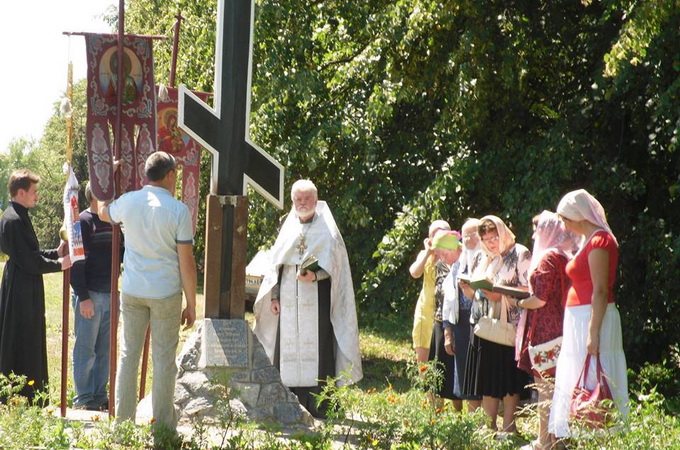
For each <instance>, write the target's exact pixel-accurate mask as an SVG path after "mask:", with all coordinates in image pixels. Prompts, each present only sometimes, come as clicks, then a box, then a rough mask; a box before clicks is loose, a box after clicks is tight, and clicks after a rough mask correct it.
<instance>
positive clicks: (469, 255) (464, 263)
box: [458, 218, 482, 273]
mask: <svg viewBox="0 0 680 450" xmlns="http://www.w3.org/2000/svg"><path fill="white" fill-rule="evenodd" d="M478 225H479V220H477V219H474V218H472V219H468V220H467V221H466V222H465V223H464V224H463V227H462V228H461V229H460V231H461V233H463V232H464V231H465V230H466V229H469V228H473V229H474V232H475V233H477V226H478ZM463 239H465V236H464V235H463ZM481 248H482V241H481V240H479V237H478V238H477V245H476V246H475V248H473V249H472V250H470V249H469V248H467V245H465V244H463V253H462V254H461V255H460V258H458V261H460V266H459V269H458V273H463V272H465V271H466V270H468V271H469V268H470V267H472V259H473V257H474V256H475V253H477V250H480V249H481Z"/></svg>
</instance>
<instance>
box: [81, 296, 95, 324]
mask: <svg viewBox="0 0 680 450" xmlns="http://www.w3.org/2000/svg"><path fill="white" fill-rule="evenodd" d="M78 308H79V309H80V315H81V316H83V317H84V318H86V319H91V318H92V316H94V302H93V301H92V299H89V298H88V299H87V300H83V301H81V302H80V303H79V304H78Z"/></svg>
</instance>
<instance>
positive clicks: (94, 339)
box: [73, 291, 111, 408]
mask: <svg viewBox="0 0 680 450" xmlns="http://www.w3.org/2000/svg"><path fill="white" fill-rule="evenodd" d="M90 298H91V300H92V302H93V303H94V316H92V317H91V318H90V319H86V318H85V317H83V316H82V315H81V314H80V308H79V304H78V298H77V296H76V295H75V294H74V295H73V315H74V317H75V320H74V322H75V325H74V326H75V334H76V340H75V344H74V345H73V382H74V384H75V389H76V395H75V397H73V405H74V406H83V407H93V408H96V407H98V406H101V405H104V404H105V403H106V401H107V400H108V394H107V393H106V384H107V383H108V381H109V346H110V344H109V332H110V328H111V314H110V311H111V304H110V301H111V294H110V293H109V292H92V291H90Z"/></svg>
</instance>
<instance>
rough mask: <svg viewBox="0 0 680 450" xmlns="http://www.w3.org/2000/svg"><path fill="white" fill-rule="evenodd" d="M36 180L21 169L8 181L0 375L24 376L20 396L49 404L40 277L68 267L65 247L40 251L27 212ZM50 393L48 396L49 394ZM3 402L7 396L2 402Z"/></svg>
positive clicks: (0, 229)
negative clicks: (43, 393) (8, 199)
mask: <svg viewBox="0 0 680 450" xmlns="http://www.w3.org/2000/svg"><path fill="white" fill-rule="evenodd" d="M39 182H40V177H38V176H37V175H36V174H34V173H33V172H31V171H29V170H26V169H20V170H16V171H14V172H13V173H12V175H10V177H9V186H8V188H9V194H10V196H11V201H10V203H9V205H8V206H7V209H6V210H5V212H4V214H3V215H2V220H0V250H2V252H3V253H5V254H6V255H7V256H8V257H9V259H8V260H7V263H5V270H4V272H3V274H2V287H1V288H0V373H2V374H3V375H5V376H8V375H10V374H11V373H14V374H15V375H23V376H25V377H26V384H25V385H24V387H23V388H22V390H21V392H19V394H21V395H23V396H26V397H27V398H28V399H29V401H30V402H31V403H33V402H34V401H40V400H42V401H47V399H48V397H49V395H43V396H38V397H37V398H36V395H37V394H38V393H39V392H46V391H47V382H48V376H47V342H46V329H45V289H44V286H43V278H42V276H43V274H44V273H50V272H59V271H60V270H65V269H68V268H69V267H71V259H70V258H69V256H68V253H67V252H68V248H67V247H66V244H65V243H64V242H62V245H60V246H59V248H58V249H56V250H41V249H40V247H39V245H38V238H37V237H36V235H35V231H34V230H33V224H32V223H31V218H30V217H29V215H28V210H29V208H33V207H34V206H35V205H36V204H37V202H38V198H39V196H38V183H39ZM47 394H49V393H47ZM1 400H2V401H6V400H7V398H6V397H4V395H3V398H2V399H1Z"/></svg>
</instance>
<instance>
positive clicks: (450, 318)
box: [442, 218, 482, 411]
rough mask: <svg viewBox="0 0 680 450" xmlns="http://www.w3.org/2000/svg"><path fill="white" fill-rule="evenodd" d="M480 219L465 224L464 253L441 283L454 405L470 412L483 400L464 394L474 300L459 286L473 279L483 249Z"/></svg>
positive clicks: (463, 232)
mask: <svg viewBox="0 0 680 450" xmlns="http://www.w3.org/2000/svg"><path fill="white" fill-rule="evenodd" d="M478 225H479V220H478V219H474V218H472V219H468V220H466V221H465V223H464V224H463V227H462V228H461V232H462V234H463V253H462V254H461V255H460V258H459V259H458V261H456V262H455V263H454V264H453V265H452V266H451V271H450V272H449V274H448V275H447V276H446V278H445V279H444V282H443V283H442V290H443V291H444V302H443V304H442V319H443V322H442V326H443V328H444V349H445V351H446V353H448V354H449V355H451V356H453V395H454V396H455V398H456V400H455V401H454V402H453V404H454V407H455V408H456V410H459V411H460V410H461V409H462V408H463V405H462V401H463V400H466V401H467V404H468V410H469V411H474V410H476V409H477V408H479V407H480V406H481V403H482V397H481V396H479V395H477V396H475V395H465V394H463V391H464V389H463V381H464V380H465V370H466V367H467V358H468V348H469V346H470V339H471V336H472V335H473V333H472V327H471V326H470V313H471V309H472V302H473V299H472V297H466V296H465V294H463V291H462V289H461V287H460V284H459V277H460V276H468V277H469V275H470V267H471V266H472V259H473V258H474V255H475V253H476V252H477V251H478V250H480V249H481V248H482V245H481V242H480V240H479V235H478V234H477V226H478Z"/></svg>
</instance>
